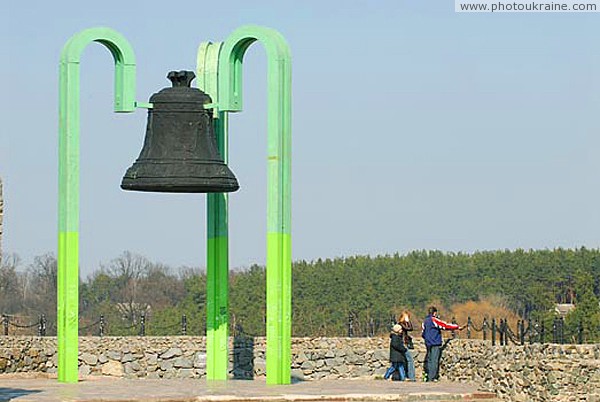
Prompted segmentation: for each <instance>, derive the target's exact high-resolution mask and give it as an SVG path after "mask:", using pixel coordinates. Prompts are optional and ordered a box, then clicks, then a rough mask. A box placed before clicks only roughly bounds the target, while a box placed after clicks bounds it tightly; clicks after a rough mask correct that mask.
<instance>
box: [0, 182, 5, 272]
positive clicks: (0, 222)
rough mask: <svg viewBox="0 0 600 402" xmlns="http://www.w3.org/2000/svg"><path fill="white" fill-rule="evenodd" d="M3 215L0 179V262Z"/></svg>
mask: <svg viewBox="0 0 600 402" xmlns="http://www.w3.org/2000/svg"><path fill="white" fill-rule="evenodd" d="M3 215H4V198H3V197H2V178H0V261H1V260H2V217H3Z"/></svg>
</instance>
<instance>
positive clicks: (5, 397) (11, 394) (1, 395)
mask: <svg viewBox="0 0 600 402" xmlns="http://www.w3.org/2000/svg"><path fill="white" fill-rule="evenodd" d="M39 392H42V391H38V390H31V389H19V388H4V387H0V402H6V401H10V400H11V399H13V398H18V397H19V396H25V395H29V394H37V393H39Z"/></svg>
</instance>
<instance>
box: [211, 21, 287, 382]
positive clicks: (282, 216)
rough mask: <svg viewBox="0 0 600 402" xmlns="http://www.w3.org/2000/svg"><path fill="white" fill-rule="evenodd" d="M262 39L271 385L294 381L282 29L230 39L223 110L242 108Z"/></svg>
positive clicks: (222, 77)
mask: <svg viewBox="0 0 600 402" xmlns="http://www.w3.org/2000/svg"><path fill="white" fill-rule="evenodd" d="M255 41H259V42H261V43H262V44H263V46H264V47H265V50H266V53H267V62H268V83H267V85H268V116H267V118H268V133H267V142H268V144H267V147H268V156H267V170H268V173H267V174H268V178H267V179H268V182H267V351H266V352H267V353H266V358H267V370H266V371H267V384H289V383H290V381H291V377H290V374H291V305H292V303H291V300H292V299H291V294H292V291H291V283H292V259H291V244H292V240H291V55H290V50H289V46H288V45H287V43H286V41H285V39H284V38H283V36H281V34H279V33H278V32H277V31H275V30H272V29H269V28H264V27H259V26H253V25H248V26H243V27H240V28H238V29H237V30H235V31H234V32H233V33H232V34H231V35H230V36H229V37H228V38H227V40H226V41H225V42H224V44H223V46H222V48H221V52H220V55H219V67H218V95H219V96H218V101H217V107H218V109H219V111H220V112H223V111H227V112H238V111H241V110H242V63H243V57H244V54H245V52H246V50H247V49H248V47H249V46H250V45H251V44H252V43H254V42H255Z"/></svg>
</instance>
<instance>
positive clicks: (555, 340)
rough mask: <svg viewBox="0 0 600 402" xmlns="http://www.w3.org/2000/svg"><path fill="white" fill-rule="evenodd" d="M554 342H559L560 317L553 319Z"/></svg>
mask: <svg viewBox="0 0 600 402" xmlns="http://www.w3.org/2000/svg"><path fill="white" fill-rule="evenodd" d="M552 343H558V318H556V317H554V320H552Z"/></svg>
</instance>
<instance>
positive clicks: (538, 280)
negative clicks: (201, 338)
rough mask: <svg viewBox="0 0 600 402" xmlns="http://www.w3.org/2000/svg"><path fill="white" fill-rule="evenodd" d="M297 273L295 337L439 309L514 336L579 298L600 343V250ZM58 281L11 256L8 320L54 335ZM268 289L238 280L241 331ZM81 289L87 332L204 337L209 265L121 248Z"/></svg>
mask: <svg viewBox="0 0 600 402" xmlns="http://www.w3.org/2000/svg"><path fill="white" fill-rule="evenodd" d="M292 271H293V273H292V278H293V279H292V334H293V336H346V335H347V333H348V322H349V317H350V316H352V321H353V327H354V329H355V331H356V333H358V334H360V333H365V332H366V331H365V330H366V328H367V327H368V326H371V329H375V332H377V333H381V334H383V333H385V332H387V331H388V330H389V323H390V321H391V319H393V317H394V316H397V315H398V314H399V313H400V312H401V311H402V310H403V309H408V310H410V311H411V312H412V313H413V316H414V317H415V321H416V322H417V323H419V322H420V321H421V319H422V318H423V317H424V316H425V314H426V310H427V307H428V306H429V305H431V304H435V305H436V306H438V308H439V309H440V311H441V314H442V318H443V319H445V320H447V321H450V319H451V318H452V317H455V318H456V321H457V322H459V323H461V324H464V323H466V319H467V317H468V316H471V317H472V319H473V321H474V322H475V323H476V324H477V326H480V325H481V320H482V319H483V318H487V319H491V318H496V319H499V318H505V319H508V321H509V324H510V325H511V326H512V327H513V329H514V328H515V325H514V324H515V323H516V320H518V319H528V320H538V321H542V322H546V323H547V324H546V325H548V327H551V325H552V324H551V322H552V320H553V319H554V318H555V312H554V306H555V304H556V303H566V302H571V301H574V302H575V304H576V308H575V310H573V311H572V312H571V313H569V314H568V315H567V317H566V319H565V323H566V327H567V330H569V331H571V332H573V331H575V328H576V327H577V326H578V325H580V324H581V323H582V324H584V328H585V339H586V340H587V341H600V304H599V300H600V250H598V249H587V248H583V247H582V248H579V249H560V248H559V249H554V250H528V251H526V250H520V249H518V250H514V251H510V250H503V251H485V252H475V253H472V254H467V253H453V252H441V251H414V252H411V253H408V254H405V255H400V254H394V255H383V256H376V257H370V256H353V257H345V258H334V259H324V260H322V259H318V260H315V261H310V262H308V261H296V262H294V263H293V266H292ZM56 282H57V281H56V259H55V257H54V256H53V255H51V254H46V255H43V256H38V257H36V258H35V259H34V261H33V263H32V264H30V265H29V266H27V267H23V266H21V263H20V260H19V258H18V256H16V255H8V256H7V255H5V256H3V258H2V263H1V264H0V314H6V315H10V316H11V319H12V320H13V322H20V323H30V322H32V321H35V320H36V319H37V318H38V317H39V316H41V315H44V316H45V318H46V320H47V323H48V328H47V334H48V335H53V334H55V331H56ZM265 285H266V278H265V268H264V267H263V266H259V265H253V266H251V267H249V268H247V269H243V270H236V271H231V272H230V277H229V287H230V288H229V292H230V296H229V305H230V325H231V329H232V331H233V330H235V331H243V332H244V333H246V334H249V335H254V336H259V335H264V333H265V315H266V314H265V312H266V301H265V299H266V293H265ZM79 293H80V300H79V309H80V328H86V327H90V329H89V331H90V334H92V333H93V332H94V331H95V327H93V326H90V325H91V324H93V323H97V321H98V319H99V317H100V316H103V317H104V320H105V323H106V332H105V333H106V334H107V335H136V334H137V333H136V331H137V328H138V326H139V323H140V320H141V319H142V316H143V317H144V320H145V328H146V334H147V335H166V334H177V333H179V328H181V318H182V316H183V315H185V316H186V319H187V333H188V334H190V335H199V334H203V333H204V332H205V327H206V274H205V272H204V270H202V269H198V268H186V267H183V268H179V269H173V268H172V267H169V266H166V265H164V264H159V263H154V262H151V261H149V260H148V259H146V258H145V257H143V256H140V255H136V254H133V253H130V252H124V253H123V254H122V255H120V256H119V257H117V258H115V259H113V260H111V261H110V262H109V263H107V264H106V265H102V266H101V267H100V268H99V269H97V270H96V271H95V272H94V273H93V274H91V275H90V276H88V277H87V278H81V280H80V287H79ZM494 315H496V316H495V317H494ZM15 320H16V321H15ZM374 325H376V328H373V326H374ZM82 334H83V333H82Z"/></svg>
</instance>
